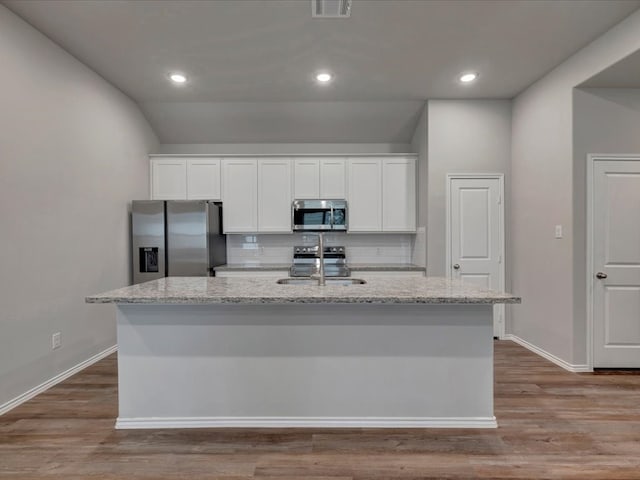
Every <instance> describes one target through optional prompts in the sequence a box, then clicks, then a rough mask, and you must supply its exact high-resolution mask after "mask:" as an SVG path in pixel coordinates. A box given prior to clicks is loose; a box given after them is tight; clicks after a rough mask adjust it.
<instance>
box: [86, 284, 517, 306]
mask: <svg viewBox="0 0 640 480" xmlns="http://www.w3.org/2000/svg"><path fill="white" fill-rule="evenodd" d="M86 301H87V302H88V303H119V304H246V305H251V304H298V303H300V304H304V303H316V304H317V303H320V304H346V303H364V304H396V305H397V304H496V303H520V298H519V297H517V296H514V295H511V294H509V293H504V292H498V291H494V290H484V289H480V288H477V287H472V286H465V285H463V284H462V283H461V282H459V281H452V280H448V279H446V278H439V277H424V278H420V277H417V278H389V279H387V278H384V277H380V278H372V279H369V280H367V283H366V284H364V285H349V286H339V285H327V286H324V287H319V286H317V285H308V286H307V285H278V284H277V283H276V282H275V281H274V280H273V279H265V278H217V277H168V278H162V279H160V280H152V281H150V282H146V283H141V284H138V285H133V286H130V287H124V288H120V289H118V290H112V291H110V292H106V293H101V294H98V295H91V296H89V297H87V298H86Z"/></svg>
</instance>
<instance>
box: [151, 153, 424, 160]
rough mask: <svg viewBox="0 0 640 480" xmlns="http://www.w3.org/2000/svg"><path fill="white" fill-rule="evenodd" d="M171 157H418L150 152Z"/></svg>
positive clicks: (415, 155) (156, 156)
mask: <svg viewBox="0 0 640 480" xmlns="http://www.w3.org/2000/svg"><path fill="white" fill-rule="evenodd" d="M171 157H219V158H224V157H249V158H258V159H259V158H263V157H265V158H266V157H410V158H414V159H415V158H417V157H418V154H417V153H260V154H257V153H150V154H149V158H171Z"/></svg>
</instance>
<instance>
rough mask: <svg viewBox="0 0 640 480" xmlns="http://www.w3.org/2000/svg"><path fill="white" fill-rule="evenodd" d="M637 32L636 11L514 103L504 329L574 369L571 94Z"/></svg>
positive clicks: (626, 50) (577, 222)
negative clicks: (559, 231) (509, 305)
mask: <svg viewBox="0 0 640 480" xmlns="http://www.w3.org/2000/svg"><path fill="white" fill-rule="evenodd" d="M638 31H640V12H636V13H634V14H632V15H630V16H629V17H627V19H625V20H624V21H622V22H621V23H620V24H618V25H617V26H616V27H614V28H612V29H611V30H609V31H608V32H606V33H605V34H604V35H602V36H601V37H600V38H598V39H597V40H595V41H594V42H592V43H591V44H589V45H588V46H587V47H585V48H584V49H582V50H580V51H579V52H578V53H576V54H575V55H573V56H572V57H571V58H569V59H568V60H567V61H565V62H564V63H562V64H561V65H559V66H558V67H557V68H555V69H554V70H553V71H551V72H550V73H549V74H547V75H546V76H545V77H543V78H542V79H540V80H539V81H538V82H536V83H535V84H533V85H532V86H531V87H529V88H528V89H527V90H525V91H524V92H523V93H522V94H520V95H519V96H518V97H516V99H515V101H514V107H513V127H512V130H513V137H512V170H511V174H512V181H511V246H512V255H511V270H512V287H511V289H512V291H513V292H514V293H516V294H518V295H521V296H522V298H523V302H522V305H519V306H514V307H513V309H512V322H511V325H509V326H508V328H509V331H510V333H514V334H515V335H517V336H519V337H521V338H523V339H524V340H526V341H528V342H530V343H532V344H534V345H536V346H537V347H539V348H542V349H543V350H546V351H547V352H549V353H551V354H553V355H556V356H557V357H559V358H561V359H563V360H565V361H566V362H568V363H570V364H573V365H576V366H579V365H583V364H584V363H585V361H586V345H585V342H584V338H585V334H584V331H585V325H586V320H585V318H584V315H583V312H584V295H583V291H584V288H585V278H584V274H583V271H584V267H583V266H582V265H581V264H583V263H584V262H585V252H584V248H583V245H584V217H583V215H581V214H580V213H579V212H580V211H582V210H584V189H583V185H582V183H583V174H582V173H580V169H574V156H573V145H572V143H573V111H572V109H573V101H572V99H573V88H574V87H575V86H576V85H579V84H580V83H581V82H583V81H585V80H586V79H588V78H589V77H591V76H592V75H594V74H596V73H598V72H600V71H602V70H603V69H604V68H606V67H608V66H610V65H612V64H613V63H615V62H617V61H618V60H620V59H621V58H623V57H625V56H627V55H629V54H631V53H633V52H635V51H636V50H638V48H640V35H638ZM580 161H582V160H580ZM574 170H575V171H574ZM574 175H575V176H574ZM578 184H580V186H579V188H575V189H574V186H575V185H578ZM557 224H560V225H562V226H563V227H564V238H563V239H561V240H557V239H555V238H554V226H555V225H557ZM576 227H577V228H576Z"/></svg>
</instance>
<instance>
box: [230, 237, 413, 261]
mask: <svg viewBox="0 0 640 480" xmlns="http://www.w3.org/2000/svg"><path fill="white" fill-rule="evenodd" d="M415 237H416V235H412V234H352V235H347V234H336V233H326V234H325V237H324V238H325V245H344V246H345V247H346V252H347V262H349V263H374V264H376V263H412V261H413V260H414V254H413V253H414V252H413V249H414V243H415ZM317 243H318V236H317V235H313V234H303V233H296V234H288V235H286V234H284V235H267V234H263V235H227V263H230V264H245V265H251V264H256V263H291V260H292V256H293V247H294V246H296V245H317Z"/></svg>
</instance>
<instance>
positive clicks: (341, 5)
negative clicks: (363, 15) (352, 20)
mask: <svg viewBox="0 0 640 480" xmlns="http://www.w3.org/2000/svg"><path fill="white" fill-rule="evenodd" d="M311 8H312V10H313V12H312V13H313V16H314V17H316V18H348V17H349V16H351V0H311Z"/></svg>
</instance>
